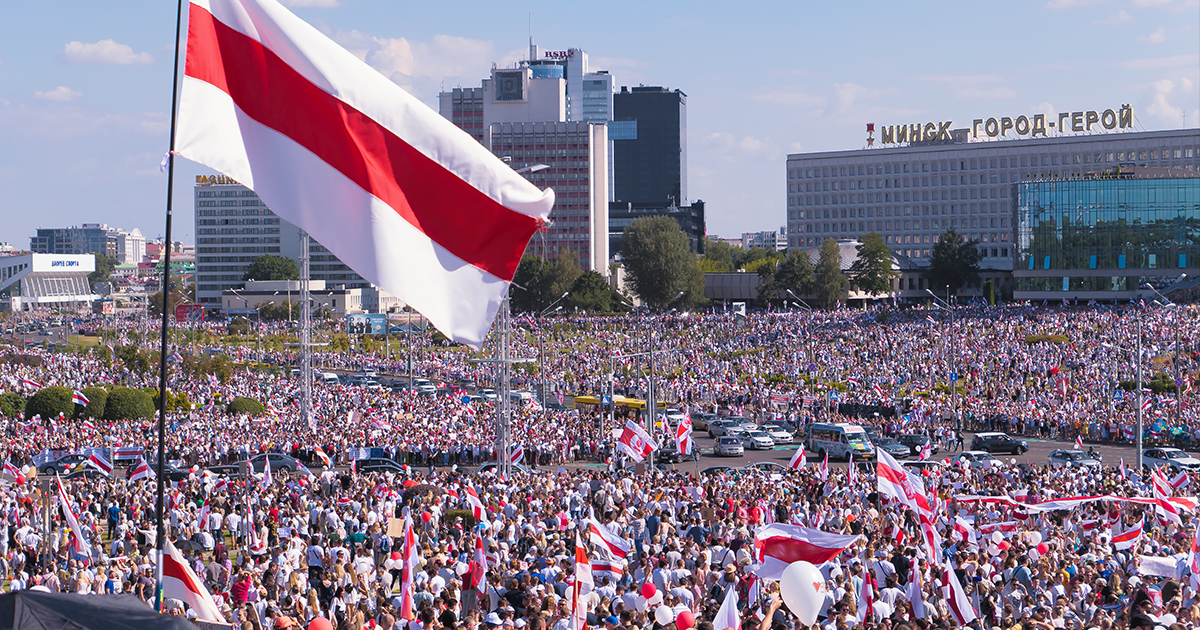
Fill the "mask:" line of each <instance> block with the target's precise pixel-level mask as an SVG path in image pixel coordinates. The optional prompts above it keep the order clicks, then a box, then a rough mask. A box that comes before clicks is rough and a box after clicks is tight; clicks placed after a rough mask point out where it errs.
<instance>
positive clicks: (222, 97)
mask: <svg viewBox="0 0 1200 630" xmlns="http://www.w3.org/2000/svg"><path fill="white" fill-rule="evenodd" d="M175 152H176V154H178V155H180V156H182V157H185V158H187V159H189V160H193V161H196V162H199V163H201V164H204V165H206V166H209V167H211V168H213V169H215V170H217V171H218V172H220V173H222V174H224V175H225V176H228V177H230V178H232V179H233V180H236V181H237V182H238V183H241V184H243V185H245V186H247V187H249V188H251V189H252V190H254V191H255V193H257V194H258V196H259V198H261V199H262V200H263V201H264V202H265V203H266V204H267V205H268V206H270V208H271V210H272V211H273V212H274V213H275V214H277V215H279V216H280V217H282V218H283V219H286V220H287V221H289V222H291V223H293V224H295V225H297V226H299V227H300V228H302V229H304V230H306V231H307V232H308V234H310V235H311V236H312V237H314V238H315V239H316V240H317V241H318V242H320V243H321V245H323V246H325V247H326V248H327V249H329V250H330V251H331V252H332V253H333V254H335V255H336V256H337V257H338V258H339V259H341V260H342V261H343V262H345V263H346V264H347V265H349V266H350V268H352V269H353V270H354V271H356V272H358V274H359V275H361V276H362V277H364V278H366V279H367V280H368V281H369V282H371V283H373V284H376V285H379V286H380V287H382V288H383V289H385V290H387V291H388V292H390V293H392V294H394V295H396V296H397V297H399V298H401V299H403V300H404V301H405V302H407V303H409V304H410V305H412V306H413V307H414V308H415V309H416V310H418V311H420V312H421V313H422V314H424V315H425V316H426V317H428V318H429V319H430V320H431V321H432V322H433V324H434V325H435V326H437V328H438V329H439V330H442V331H444V332H445V333H446V334H447V336H449V337H450V338H452V339H454V340H456V341H460V342H463V343H466V344H468V345H472V346H475V347H479V346H480V345H481V344H482V342H483V338H484V336H485V335H486V333H487V330H488V328H489V327H490V324H491V321H492V319H493V318H494V317H495V315H496V312H497V311H498V310H499V307H500V302H501V300H502V299H503V296H504V295H505V293H506V292H507V290H508V285H509V283H510V282H511V280H512V277H513V274H514V273H515V272H516V268H517V264H518V263H519V262H520V259H521V255H522V254H523V253H524V251H525V246H526V244H527V243H528V242H529V239H530V238H531V237H532V236H533V234H534V233H535V232H536V231H537V230H538V229H540V228H541V227H542V226H543V225H544V224H545V223H546V221H547V220H548V218H549V215H550V210H551V208H552V206H553V205H554V193H553V191H552V190H550V189H547V190H544V191H543V190H539V189H538V188H537V187H536V186H534V185H533V184H531V183H530V182H529V181H528V180H526V179H525V178H524V177H522V176H521V175H520V174H518V173H517V172H516V171H514V170H513V169H512V168H511V167H509V166H508V165H506V164H505V163H504V162H502V161H501V160H500V159H499V158H497V157H496V156H494V155H492V154H491V152H489V151H488V150H487V149H486V148H485V147H484V146H483V145H481V144H479V143H478V142H476V141H475V140H474V139H473V138H471V136H470V135H469V134H467V133H466V132H464V131H462V130H460V129H458V128H457V127H455V126H454V124H453V123H451V122H450V121H449V120H446V119H445V118H443V117H442V116H440V115H439V114H438V113H437V112H435V111H433V110H432V109H430V108H429V107H427V106H426V105H424V104H422V103H421V102H420V101H419V100H418V99H416V98H415V97H413V96H412V95H411V94H409V93H408V92H406V91H405V90H404V89H403V88H401V87H400V86H398V85H396V84H395V83H393V82H392V81H391V80H389V79H388V78H387V77H384V76H383V75H381V74H379V73H378V72H377V71H375V70H374V69H372V68H371V67H370V66H368V65H367V64H366V63H364V62H363V61H361V60H360V59H358V58H357V57H356V56H354V54H352V53H351V52H349V51H347V50H346V49H344V48H342V47H341V46H339V45H337V44H336V43H335V42H334V41H333V40H331V39H330V38H328V37H326V36H325V35H323V34H322V33H321V32H320V31H318V30H317V29H316V28H315V27H313V26H312V25H310V24H308V23H306V22H304V21H303V20H301V19H300V18H298V17H296V16H295V15H294V14H292V13H291V12H290V11H288V10H287V9H286V8H284V7H283V5H281V4H280V3H279V2H277V1H276V0H192V2H191V3H190V8H189V13H188V39H187V62H186V67H185V70H184V78H183V88H182V91H181V93H180V105H179V117H178V141H177V143H176V147H175Z"/></svg>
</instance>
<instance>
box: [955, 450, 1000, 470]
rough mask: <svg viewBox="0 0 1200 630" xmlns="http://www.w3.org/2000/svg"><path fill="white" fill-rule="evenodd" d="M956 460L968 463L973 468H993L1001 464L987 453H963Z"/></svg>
mask: <svg viewBox="0 0 1200 630" xmlns="http://www.w3.org/2000/svg"><path fill="white" fill-rule="evenodd" d="M954 459H955V461H964V462H966V463H967V465H968V466H970V467H971V468H991V467H992V466H996V465H998V464H999V463H1000V460H998V459H996V457H995V456H994V455H992V454H991V453H989V452H987V451H963V452H961V453H959V454H958V457H955V458H954ZM993 462H995V463H993Z"/></svg>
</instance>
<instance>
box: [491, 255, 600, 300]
mask: <svg viewBox="0 0 1200 630" xmlns="http://www.w3.org/2000/svg"><path fill="white" fill-rule="evenodd" d="M581 273H583V271H582V270H581V269H580V268H579V263H578V262H577V261H576V260H575V258H573V257H571V256H562V257H559V258H557V259H555V260H547V259H545V258H542V257H540V256H534V255H532V254H526V255H525V256H523V257H522V258H521V263H520V264H519V265H517V273H516V274H515V275H514V276H513V282H514V283H516V284H517V287H514V288H513V289H512V290H511V291H509V293H508V295H509V298H510V299H511V302H510V304H509V305H510V307H511V308H512V309H513V311H515V312H518V313H536V312H541V311H542V310H544V309H545V308H546V307H547V306H549V305H550V304H552V303H553V302H554V301H555V300H557V299H558V298H559V296H561V295H562V294H563V293H564V292H565V291H569V290H570V289H571V285H572V284H574V282H575V280H576V279H577V278H578V277H579V274H581Z"/></svg>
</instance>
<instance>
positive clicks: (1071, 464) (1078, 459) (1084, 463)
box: [1048, 449, 1103, 468]
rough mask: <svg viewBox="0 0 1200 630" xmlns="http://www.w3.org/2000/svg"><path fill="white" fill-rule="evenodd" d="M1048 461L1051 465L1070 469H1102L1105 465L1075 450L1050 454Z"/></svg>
mask: <svg viewBox="0 0 1200 630" xmlns="http://www.w3.org/2000/svg"><path fill="white" fill-rule="evenodd" d="M1048 461H1049V462H1050V463H1051V464H1054V465H1058V466H1066V467H1068V468H1100V467H1101V466H1102V465H1103V464H1101V463H1100V460H1098V459H1095V458H1092V457H1088V454H1087V453H1084V452H1083V451H1078V450H1074V449H1064V450H1058V451H1053V452H1051V453H1050V457H1049V458H1048Z"/></svg>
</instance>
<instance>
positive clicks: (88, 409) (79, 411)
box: [75, 387, 108, 418]
mask: <svg viewBox="0 0 1200 630" xmlns="http://www.w3.org/2000/svg"><path fill="white" fill-rule="evenodd" d="M80 391H81V392H83V395H84V397H85V398H87V399H88V404H86V405H76V406H75V417H76V418H103V417H104V406H105V404H107V403H108V390H107V389H104V388H101V387H85V388H83V389H81V390H80Z"/></svg>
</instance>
